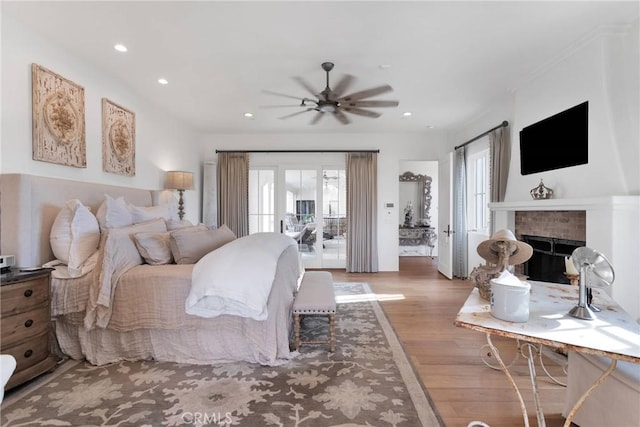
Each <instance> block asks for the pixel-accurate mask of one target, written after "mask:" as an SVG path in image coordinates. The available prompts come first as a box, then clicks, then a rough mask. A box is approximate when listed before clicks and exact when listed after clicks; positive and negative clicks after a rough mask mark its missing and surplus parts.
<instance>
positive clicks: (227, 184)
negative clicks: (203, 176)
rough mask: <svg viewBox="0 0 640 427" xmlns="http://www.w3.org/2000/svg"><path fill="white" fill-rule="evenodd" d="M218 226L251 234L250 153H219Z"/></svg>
mask: <svg viewBox="0 0 640 427" xmlns="http://www.w3.org/2000/svg"><path fill="white" fill-rule="evenodd" d="M217 178H218V226H220V225H223V224H226V225H227V227H229V228H230V229H231V231H233V232H234V233H235V235H236V236H237V237H243V236H246V235H248V234H249V155H248V154H247V153H218V176H217Z"/></svg>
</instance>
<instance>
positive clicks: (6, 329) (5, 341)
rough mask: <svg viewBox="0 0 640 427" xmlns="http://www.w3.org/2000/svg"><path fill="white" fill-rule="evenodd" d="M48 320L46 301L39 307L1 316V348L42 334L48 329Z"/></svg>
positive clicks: (49, 318)
mask: <svg viewBox="0 0 640 427" xmlns="http://www.w3.org/2000/svg"><path fill="white" fill-rule="evenodd" d="M50 321H51V315H50V313H49V305H48V304H46V303H43V304H42V305H41V306H40V308H35V309H32V310H30V311H27V312H25V313H20V314H16V315H13V316H9V317H5V318H3V319H2V341H0V343H1V344H2V349H5V348H7V347H10V346H12V345H14V344H17V343H19V342H22V341H25V340H28V339H30V338H31V337H33V336H35V335H40V334H42V333H43V332H45V331H47V330H48V328H49V322H50Z"/></svg>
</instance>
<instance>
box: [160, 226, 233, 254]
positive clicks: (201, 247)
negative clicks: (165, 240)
mask: <svg viewBox="0 0 640 427" xmlns="http://www.w3.org/2000/svg"><path fill="white" fill-rule="evenodd" d="M197 227H199V226H195V227H189V228H185V229H181V230H176V231H172V232H170V235H171V238H170V240H169V246H170V247H171V253H172V254H173V258H174V259H175V261H176V264H195V263H196V262H198V261H199V260H200V258H202V257H203V256H205V255H206V254H208V253H209V252H211V251H214V250H216V249H218V248H219V247H221V246H224V245H225V244H227V243H229V242H231V241H233V240H235V239H236V235H235V234H233V231H231V230H230V229H229V227H227V226H226V225H223V226H222V227H220V228H217V229H215V230H209V229H208V228H206V227H204V230H202V229H201V230H192V229H193V228H197Z"/></svg>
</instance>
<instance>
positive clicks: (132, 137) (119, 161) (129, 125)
mask: <svg viewBox="0 0 640 427" xmlns="http://www.w3.org/2000/svg"><path fill="white" fill-rule="evenodd" d="M102 170H104V171H105V172H111V173H117V174H120V175H127V176H134V175H135V174H136V116H135V114H134V113H133V112H132V111H129V110H127V109H126V108H124V107H122V106H120V105H118V104H116V103H115V102H113V101H111V100H109V99H107V98H102Z"/></svg>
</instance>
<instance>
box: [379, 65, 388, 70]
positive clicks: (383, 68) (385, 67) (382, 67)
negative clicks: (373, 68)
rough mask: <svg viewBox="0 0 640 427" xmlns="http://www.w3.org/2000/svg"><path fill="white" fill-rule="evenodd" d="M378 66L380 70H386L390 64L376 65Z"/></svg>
mask: <svg viewBox="0 0 640 427" xmlns="http://www.w3.org/2000/svg"><path fill="white" fill-rule="evenodd" d="M378 68H380V69H381V70H388V69H389V68H391V64H380V65H378Z"/></svg>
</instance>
